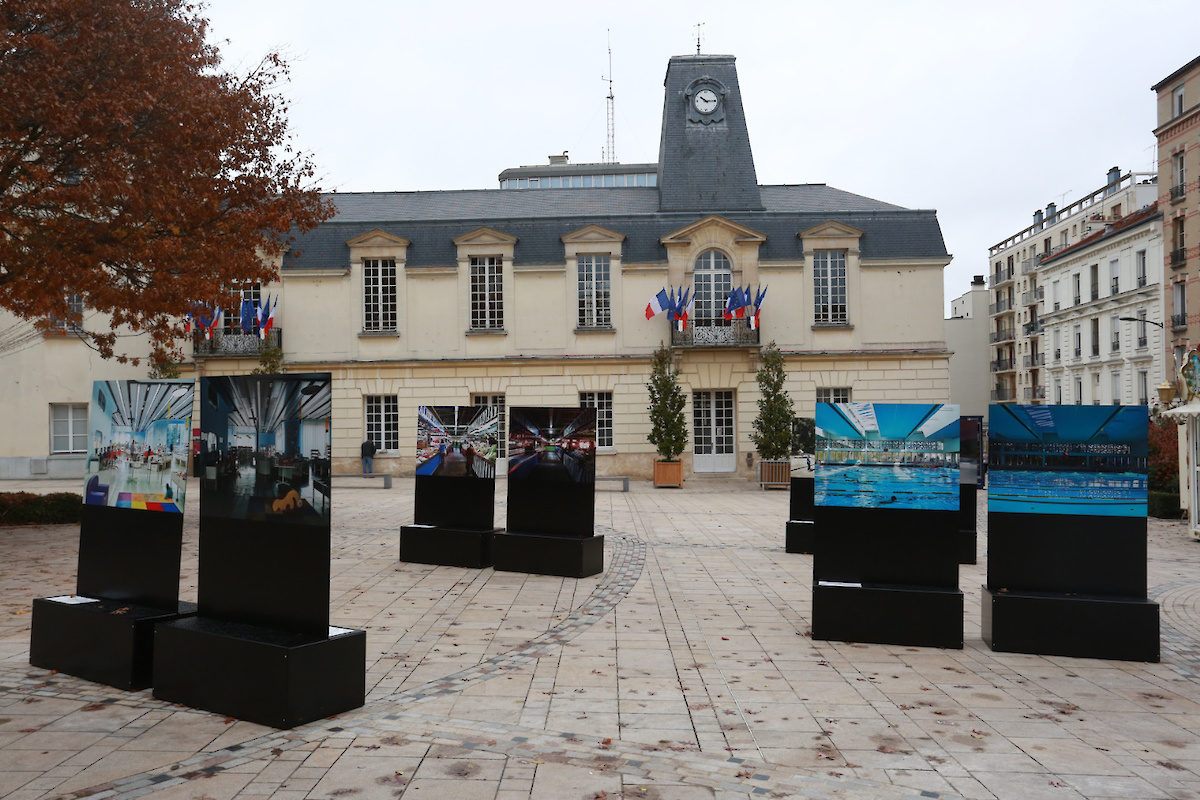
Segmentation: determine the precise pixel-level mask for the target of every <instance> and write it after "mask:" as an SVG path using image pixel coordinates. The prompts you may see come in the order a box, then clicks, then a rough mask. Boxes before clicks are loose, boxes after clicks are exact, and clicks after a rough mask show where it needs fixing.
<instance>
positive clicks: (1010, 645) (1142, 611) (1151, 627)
mask: <svg viewBox="0 0 1200 800" xmlns="http://www.w3.org/2000/svg"><path fill="white" fill-rule="evenodd" d="M982 601H983V607H982V609H981V611H982V614H981V622H982V627H983V641H984V642H986V643H987V645H988V647H990V648H992V649H993V650H996V651H999V652H1004V653H1036V654H1039V655H1050V656H1073V657H1075V658H1105V659H1112V660H1120V661H1151V662H1157V661H1158V660H1159V643H1158V639H1159V624H1158V603H1155V602H1153V601H1151V600H1145V599H1138V598H1124V597H1104V596H1101V595H1063V594H1051V593H1046V592H993V591H992V590H991V589H989V588H988V587H986V586H984V587H983V597H982Z"/></svg>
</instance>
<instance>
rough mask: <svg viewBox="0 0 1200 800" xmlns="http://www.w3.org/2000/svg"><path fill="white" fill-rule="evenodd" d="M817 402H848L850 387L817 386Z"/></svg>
mask: <svg viewBox="0 0 1200 800" xmlns="http://www.w3.org/2000/svg"><path fill="white" fill-rule="evenodd" d="M817 402H818V403H849V402H850V387H849V386H835V387H822V386H818V387H817Z"/></svg>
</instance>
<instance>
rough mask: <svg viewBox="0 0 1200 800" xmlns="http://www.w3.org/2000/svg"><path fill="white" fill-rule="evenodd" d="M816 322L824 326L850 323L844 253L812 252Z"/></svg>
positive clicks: (841, 251) (838, 251)
mask: <svg viewBox="0 0 1200 800" xmlns="http://www.w3.org/2000/svg"><path fill="white" fill-rule="evenodd" d="M813 321H814V322H817V323H820V324H825V325H845V324H847V323H848V322H849V321H850V315H849V313H848V308H847V300H846V251H845V250H815V251H813Z"/></svg>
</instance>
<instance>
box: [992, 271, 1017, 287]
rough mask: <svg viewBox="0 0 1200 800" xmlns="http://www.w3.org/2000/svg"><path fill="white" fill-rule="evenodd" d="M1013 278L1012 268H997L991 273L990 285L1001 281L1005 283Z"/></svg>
mask: <svg viewBox="0 0 1200 800" xmlns="http://www.w3.org/2000/svg"><path fill="white" fill-rule="evenodd" d="M1012 279H1013V268H1012V267H1005V268H1003V269H998V270H996V271H995V272H993V273H992V286H997V285H999V284H1001V283H1006V282H1008V281H1011V280H1012Z"/></svg>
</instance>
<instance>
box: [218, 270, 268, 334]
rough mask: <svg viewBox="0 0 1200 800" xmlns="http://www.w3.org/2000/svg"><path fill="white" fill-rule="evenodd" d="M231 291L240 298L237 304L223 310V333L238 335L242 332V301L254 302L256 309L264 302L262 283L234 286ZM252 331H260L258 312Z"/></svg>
mask: <svg viewBox="0 0 1200 800" xmlns="http://www.w3.org/2000/svg"><path fill="white" fill-rule="evenodd" d="M230 291H231V292H232V293H233V295H234V296H235V297H236V298H237V299H238V303H237V306H236V307H234V308H232V309H230V308H226V309H222V311H221V333H222V334H224V335H225V336H237V335H239V334H241V333H242V303H243V302H244V301H246V300H249V301H251V302H252V303H254V308H255V311H257V310H258V306H259V304H260V303H261V302H262V285H261V284H258V283H254V284H251V285H249V286H234V287H233V288H232V289H230ZM250 333H258V314H257V313H256V314H255V316H254V327H253V328H252V329H251V330H250Z"/></svg>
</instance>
